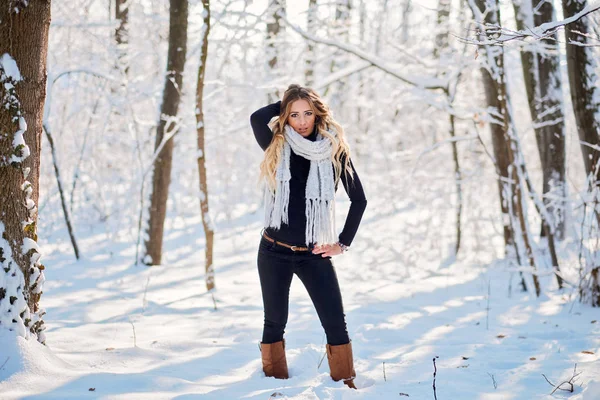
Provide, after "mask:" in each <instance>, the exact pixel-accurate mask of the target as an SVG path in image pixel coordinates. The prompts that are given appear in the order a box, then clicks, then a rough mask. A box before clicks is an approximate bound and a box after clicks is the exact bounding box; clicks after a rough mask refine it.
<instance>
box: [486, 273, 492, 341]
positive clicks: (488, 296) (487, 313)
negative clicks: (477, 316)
mask: <svg viewBox="0 0 600 400" xmlns="http://www.w3.org/2000/svg"><path fill="white" fill-rule="evenodd" d="M490 292H491V288H490V281H489V280H488V295H487V305H486V306H485V330H487V331H489V330H490Z"/></svg>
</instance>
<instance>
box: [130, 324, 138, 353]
mask: <svg viewBox="0 0 600 400" xmlns="http://www.w3.org/2000/svg"><path fill="white" fill-rule="evenodd" d="M129 323H130V324H131V327H132V328H133V347H137V338H136V337H135V325H133V321H132V320H131V318H129Z"/></svg>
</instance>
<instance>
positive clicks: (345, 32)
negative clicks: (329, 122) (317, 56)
mask: <svg viewBox="0 0 600 400" xmlns="http://www.w3.org/2000/svg"><path fill="white" fill-rule="evenodd" d="M351 10H352V5H351V4H350V0H336V5H335V24H334V33H333V34H334V35H335V37H336V38H338V39H339V40H340V41H341V42H344V43H349V42H350V33H349V32H350V24H351V20H350V11H351ZM346 57H347V55H346V54H345V53H344V52H343V51H340V50H337V51H336V52H335V53H334V54H333V60H331V66H330V71H331V72H335V71H339V70H341V69H343V68H344V67H346V65H347V64H348V63H347V62H346V59H345V58H346ZM329 88H331V89H333V91H332V93H331V95H330V96H329V107H331V108H332V109H333V110H336V111H337V112H340V113H341V112H342V110H344V98H345V95H346V91H347V89H346V83H345V81H344V80H339V81H337V82H335V83H333V84H332V85H330V86H329V87H328V89H329ZM328 94H329V90H326V91H325V95H328ZM355 112H356V110H352V111H351V113H355Z"/></svg>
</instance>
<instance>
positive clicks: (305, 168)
mask: <svg viewBox="0 0 600 400" xmlns="http://www.w3.org/2000/svg"><path fill="white" fill-rule="evenodd" d="M280 106H281V101H278V102H277V103H273V104H269V105H268V106H266V107H263V108H260V109H259V110H257V111H255V112H254V113H253V114H252V115H251V116H250V124H251V125H252V130H253V131H254V136H255V137H256V141H257V142H258V144H259V145H260V147H261V148H262V149H263V150H266V149H267V147H269V145H270V144H271V140H272V139H273V132H272V131H271V129H270V128H269V126H268V123H269V121H271V119H272V118H273V117H275V116H278V115H279V113H280ZM306 139H307V140H311V141H313V142H314V141H315V140H316V139H317V132H316V129H315V131H313V133H312V134H310V135H309V136H308V137H306ZM341 161H342V167H344V161H345V160H341ZM350 165H351V167H352V171H353V173H352V177H353V179H350V176H349V174H348V173H347V172H346V170H345V169H344V170H343V171H342V176H341V179H340V180H341V181H342V184H343V185H344V189H345V190H346V193H348V197H349V198H350V202H351V204H350V209H349V210H348V216H347V217H346V222H345V224H344V229H343V230H342V232H341V233H340V235H339V241H340V243H343V244H345V245H346V246H350V244H352V240H353V239H354V236H355V235H356V231H357V230H358V226H359V225H360V220H361V218H362V215H363V213H364V211H365V208H366V207H367V199H366V198H365V192H364V191H363V187H362V185H361V183H360V179H359V178H358V174H357V173H356V169H355V168H354V165H353V164H352V160H350ZM309 170H310V161H309V160H307V159H305V158H304V157H302V156H299V155H297V154H296V153H294V150H292V151H291V156H290V174H291V179H290V199H289V205H288V222H289V223H288V224H283V223H282V224H281V228H280V229H274V228H267V229H266V232H267V234H268V235H269V236H271V237H272V238H274V239H276V240H279V241H282V242H284V243H288V244H293V245H299V246H302V245H304V243H305V236H304V235H305V229H306V215H305V207H306V181H307V179H308V172H309Z"/></svg>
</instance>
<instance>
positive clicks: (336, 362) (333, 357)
mask: <svg viewBox="0 0 600 400" xmlns="http://www.w3.org/2000/svg"><path fill="white" fill-rule="evenodd" d="M327 361H328V362H329V371H330V374H331V379H333V380H334V381H336V382H337V381H339V380H341V379H343V380H344V383H345V384H346V386H348V387H349V388H352V389H356V386H355V385H354V378H356V372H355V371H354V360H353V359H352V343H348V344H340V345H338V346H331V345H329V344H328V345H327Z"/></svg>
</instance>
